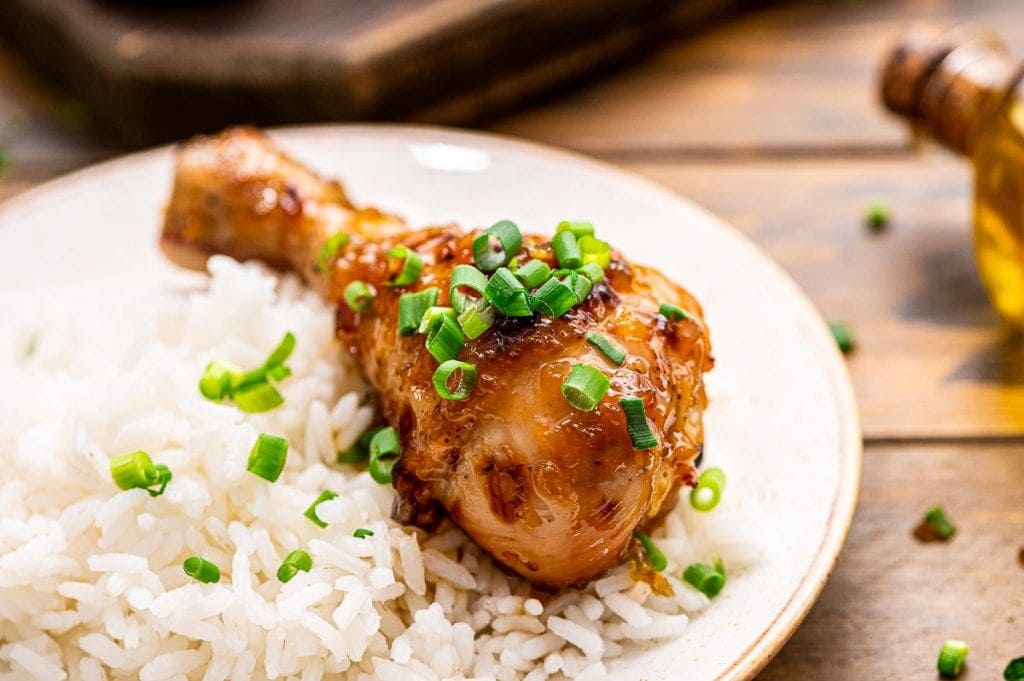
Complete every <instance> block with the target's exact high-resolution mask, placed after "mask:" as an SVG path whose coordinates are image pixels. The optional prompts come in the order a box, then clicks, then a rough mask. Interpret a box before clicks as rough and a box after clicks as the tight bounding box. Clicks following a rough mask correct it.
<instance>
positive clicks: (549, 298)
mask: <svg viewBox="0 0 1024 681" xmlns="http://www.w3.org/2000/svg"><path fill="white" fill-rule="evenodd" d="M575 304H576V294H575V293H574V292H573V290H572V287H571V286H569V284H567V283H566V282H565V281H563V280H561V279H556V278H555V277H551V278H550V279H548V280H547V281H545V282H544V285H543V286H541V287H540V288H539V289H537V290H536V291H534V292H533V295H532V296H530V307H532V308H533V309H534V310H536V311H537V312H540V313H541V314H542V315H544V316H546V317H550V318H552V319H556V318H557V317H561V316H562V315H563V314H565V313H566V312H568V311H569V310H571V309H572V306H573V305H575Z"/></svg>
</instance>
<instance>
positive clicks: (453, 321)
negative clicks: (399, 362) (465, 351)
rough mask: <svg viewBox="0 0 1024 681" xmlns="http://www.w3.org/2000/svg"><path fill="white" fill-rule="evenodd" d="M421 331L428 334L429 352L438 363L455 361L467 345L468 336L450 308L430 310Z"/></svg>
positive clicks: (424, 317)
mask: <svg viewBox="0 0 1024 681" xmlns="http://www.w3.org/2000/svg"><path fill="white" fill-rule="evenodd" d="M419 330H420V333H424V332H425V333H426V334H427V340H426V347H427V352H429V353H430V354H431V356H433V358H434V359H436V360H437V361H438V362H444V361H447V360H449V359H455V358H456V357H458V356H459V353H460V352H461V351H462V347H463V346H464V345H465V344H466V334H464V333H463V332H462V328H461V327H460V326H459V322H458V319H457V318H456V316H455V311H454V310H453V309H451V308H450V307H432V308H429V309H428V310H427V311H426V313H425V314H424V315H423V322H422V323H421V324H420V328H419Z"/></svg>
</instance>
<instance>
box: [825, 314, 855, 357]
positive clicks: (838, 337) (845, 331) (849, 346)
mask: <svg viewBox="0 0 1024 681" xmlns="http://www.w3.org/2000/svg"><path fill="white" fill-rule="evenodd" d="M828 330H829V332H831V334H832V338H833V339H834V340H835V342H836V345H837V346H838V347H839V351H840V352H841V353H843V354H844V355H848V354H850V353H851V352H853V351H854V350H856V349H857V341H856V339H855V338H854V337H853V330H852V329H851V328H850V326H849V325H848V324H845V323H843V322H829V325H828Z"/></svg>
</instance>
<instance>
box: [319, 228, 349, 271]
mask: <svg viewBox="0 0 1024 681" xmlns="http://www.w3.org/2000/svg"><path fill="white" fill-rule="evenodd" d="M348 241H349V239H348V234H346V233H345V232H335V233H334V234H332V235H331V236H329V237H328V238H327V241H325V242H324V245H323V246H321V247H320V252H319V253H317V254H316V269H317V270H318V271H320V272H321V273H323V272H326V271H327V268H328V266H329V265H330V263H331V258H333V257H334V256H336V255H338V251H340V250H341V249H343V248H345V246H347V245H348Z"/></svg>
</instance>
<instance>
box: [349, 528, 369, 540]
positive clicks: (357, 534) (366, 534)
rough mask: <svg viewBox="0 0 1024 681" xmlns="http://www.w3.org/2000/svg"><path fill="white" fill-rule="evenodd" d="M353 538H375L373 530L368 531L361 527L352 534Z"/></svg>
mask: <svg viewBox="0 0 1024 681" xmlns="http://www.w3.org/2000/svg"><path fill="white" fill-rule="evenodd" d="M352 536H353V537H355V538H356V539H366V538H367V537H372V536H373V530H368V529H366V528H365V527H360V528H359V529H358V530H356V531H355V532H353V533H352Z"/></svg>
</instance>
